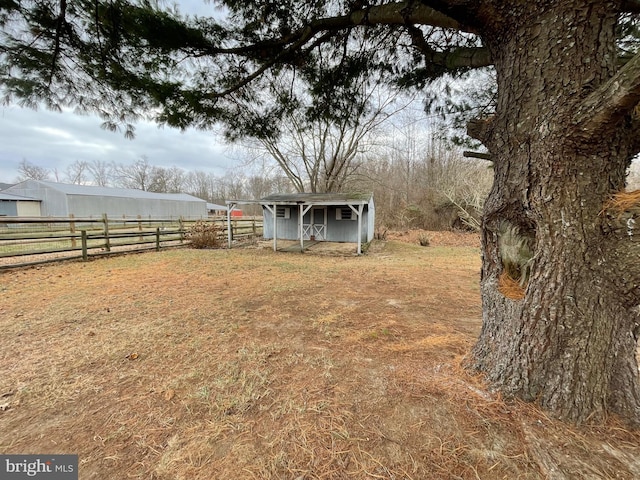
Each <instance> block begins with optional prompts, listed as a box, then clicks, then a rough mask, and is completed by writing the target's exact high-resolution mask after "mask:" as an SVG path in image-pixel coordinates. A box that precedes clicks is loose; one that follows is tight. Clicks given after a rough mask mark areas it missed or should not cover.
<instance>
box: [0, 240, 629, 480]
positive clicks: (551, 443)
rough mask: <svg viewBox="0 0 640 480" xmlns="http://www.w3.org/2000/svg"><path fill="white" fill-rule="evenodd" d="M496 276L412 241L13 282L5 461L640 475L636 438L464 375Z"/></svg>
mask: <svg viewBox="0 0 640 480" xmlns="http://www.w3.org/2000/svg"><path fill="white" fill-rule="evenodd" d="M434 243H435V244H437V243H438V242H437V241H432V245H433V244H434ZM479 268H480V260H479V252H478V249H477V248H475V247H464V246H455V247H451V246H433V247H429V248H421V247H419V246H418V245H417V244H411V243H402V242H398V241H393V242H389V243H386V244H381V243H376V244H374V245H373V246H372V248H371V249H370V250H369V253H368V254H367V255H365V256H362V257H354V256H350V255H346V256H333V257H332V256H328V255H313V254H310V253H305V254H299V253H297V254H296V253H281V252H278V253H274V252H272V251H271V250H269V249H268V248H249V249H235V250H205V251H198V250H191V249H182V250H173V251H164V252H160V253H147V254H138V255H129V256H122V257H115V258H110V259H100V260H95V261H92V262H89V263H64V264H59V265H47V266H42V267H39V268H31V269H22V270H14V271H7V272H3V273H1V274H0V290H1V293H2V296H1V297H0V328H2V335H1V336H0V371H1V372H2V376H0V407H3V406H4V407H3V408H0V451H1V452H3V453H77V454H78V455H79V458H80V478H81V479H89V478H105V479H106V478H140V479H166V480H169V479H203V480H204V479H213V478H219V479H292V480H301V479H305V480H309V479H377V478H381V479H416V480H417V479H460V478H462V479H503V478H504V479H515V478H521V479H542V478H628V479H631V478H634V471H633V461H634V460H633V459H635V458H638V453H639V451H638V450H639V448H638V444H639V442H638V435H637V433H636V432H630V431H627V430H625V429H624V428H622V427H621V426H620V425H618V424H615V423H614V422H613V421H612V422H611V423H610V424H608V425H606V426H601V427H589V428H587V427H583V428H569V427H567V426H566V425H564V424H562V423H559V422H556V421H554V420H551V419H548V418H546V417H545V416H544V415H543V414H542V413H541V412H539V411H538V410H537V409H536V408H535V407H534V406H531V405H522V404H520V403H518V402H508V401H505V400H503V399H501V398H500V396H497V395H495V394H493V393H491V392H488V391H487V389H486V387H485V385H484V383H483V380H482V378H480V377H478V376H475V375H473V374H472V373H470V372H468V371H466V370H464V369H463V368H462V367H461V364H462V363H463V360H464V358H465V356H466V355H468V353H469V351H470V349H471V347H472V345H473V343H474V341H475V338H476V337H477V335H478V333H479V329H480V319H481V311H480V303H479V288H478V277H479ZM636 473H637V472H636Z"/></svg>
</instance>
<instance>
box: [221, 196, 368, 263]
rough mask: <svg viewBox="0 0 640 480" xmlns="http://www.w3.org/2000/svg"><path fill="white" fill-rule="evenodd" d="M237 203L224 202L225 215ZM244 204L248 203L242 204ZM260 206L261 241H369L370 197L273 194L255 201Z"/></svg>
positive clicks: (301, 246) (301, 242) (275, 246)
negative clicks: (261, 211) (262, 223)
mask: <svg viewBox="0 0 640 480" xmlns="http://www.w3.org/2000/svg"><path fill="white" fill-rule="evenodd" d="M241 203H245V202H239V201H227V204H228V205H229V212H232V211H233V209H234V208H235V207H236V206H237V205H238V204H241ZM246 203H248V202H246ZM258 203H259V204H260V205H262V210H263V218H264V226H263V231H264V234H263V236H264V238H268V239H270V238H272V239H273V240H274V243H273V245H274V246H273V248H274V250H275V249H277V240H278V239H282V240H299V241H300V249H301V250H304V242H305V241H328V242H349V243H357V245H358V246H357V251H358V254H360V253H362V244H363V243H366V242H370V241H371V240H373V232H374V224H375V207H374V203H373V194H371V193H366V194H359V193H357V194H346V193H294V194H277V195H270V196H268V197H264V198H262V199H260V200H259V201H258Z"/></svg>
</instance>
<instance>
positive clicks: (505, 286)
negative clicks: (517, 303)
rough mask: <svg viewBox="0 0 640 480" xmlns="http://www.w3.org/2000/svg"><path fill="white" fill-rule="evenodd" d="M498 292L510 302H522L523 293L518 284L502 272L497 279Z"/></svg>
mask: <svg viewBox="0 0 640 480" xmlns="http://www.w3.org/2000/svg"><path fill="white" fill-rule="evenodd" d="M498 291H499V292H500V293H501V294H502V295H504V296H505V297H507V298H510V299H511V300H522V299H523V298H524V293H525V292H524V288H523V287H522V286H521V285H520V283H519V282H518V281H517V280H515V279H513V278H512V277H511V275H509V274H508V273H507V272H502V273H501V274H500V277H498Z"/></svg>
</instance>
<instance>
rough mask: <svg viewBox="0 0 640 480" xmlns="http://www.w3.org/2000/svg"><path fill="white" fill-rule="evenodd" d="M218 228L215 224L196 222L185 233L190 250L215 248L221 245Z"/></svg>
mask: <svg viewBox="0 0 640 480" xmlns="http://www.w3.org/2000/svg"><path fill="white" fill-rule="evenodd" d="M219 233H220V228H219V227H218V226H217V225H216V224H215V223H209V222H203V221H202V220H198V221H197V222H196V223H194V224H193V226H192V227H191V228H190V229H189V231H188V232H187V235H186V237H187V239H188V240H190V241H191V247H192V248H216V247H219V246H220V244H221V241H220V235H219Z"/></svg>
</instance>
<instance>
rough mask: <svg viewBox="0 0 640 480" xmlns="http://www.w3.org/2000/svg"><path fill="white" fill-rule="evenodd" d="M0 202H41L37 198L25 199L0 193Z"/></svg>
mask: <svg viewBox="0 0 640 480" xmlns="http://www.w3.org/2000/svg"><path fill="white" fill-rule="evenodd" d="M0 200H10V201H21V202H41V201H42V200H37V199H35V198H29V197H23V196H21V195H12V194H10V193H4V192H0Z"/></svg>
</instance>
